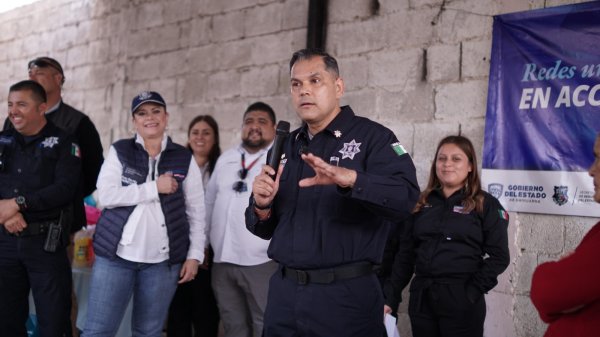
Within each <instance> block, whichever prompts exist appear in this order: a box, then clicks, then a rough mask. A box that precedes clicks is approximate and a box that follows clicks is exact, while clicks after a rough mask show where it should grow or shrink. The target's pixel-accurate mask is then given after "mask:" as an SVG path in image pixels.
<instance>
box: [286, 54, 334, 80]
mask: <svg viewBox="0 0 600 337" xmlns="http://www.w3.org/2000/svg"><path fill="white" fill-rule="evenodd" d="M313 57H320V58H321V59H322V60H323V63H325V69H326V70H327V71H329V72H330V73H333V74H334V75H335V77H336V78H338V77H340V68H339V67H338V63H337V60H336V59H335V58H334V57H333V56H331V55H329V54H328V53H327V52H325V51H324V50H322V49H319V48H306V49H300V50H298V51H296V52H295V53H294V55H292V59H291V60H290V73H291V72H292V67H293V66H294V64H296V62H298V61H302V60H309V59H312V58H313Z"/></svg>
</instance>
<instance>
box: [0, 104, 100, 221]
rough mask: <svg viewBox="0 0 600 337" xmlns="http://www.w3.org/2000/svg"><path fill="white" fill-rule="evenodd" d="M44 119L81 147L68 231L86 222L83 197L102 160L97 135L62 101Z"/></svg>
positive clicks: (91, 186) (7, 123) (8, 125)
mask: <svg viewBox="0 0 600 337" xmlns="http://www.w3.org/2000/svg"><path fill="white" fill-rule="evenodd" d="M46 119H47V120H49V121H51V122H52V123H53V124H54V125H56V126H57V127H59V128H60V129H62V130H64V131H65V132H66V133H67V134H70V135H72V136H73V138H74V141H75V142H76V143H77V144H79V148H80V149H81V174H80V183H79V184H78V185H77V189H76V192H75V196H74V200H73V223H72V224H71V232H76V231H78V230H79V229H80V228H81V227H83V226H85V224H86V219H85V209H84V207H83V198H85V196H87V195H90V194H91V193H92V192H94V190H95V189H96V180H97V179H98V174H99V173H100V167H101V166H102V162H104V156H103V150H102V143H101V142H100V135H99V134H98V131H97V130H96V127H95V126H94V123H92V121H91V120H90V118H89V117H88V116H87V115H85V114H84V113H83V112H81V111H79V110H77V109H75V108H73V107H72V106H70V105H68V104H66V103H64V102H62V101H61V102H60V105H59V106H58V109H56V110H55V111H52V112H50V113H48V114H46ZM7 129H12V124H11V123H10V121H9V119H8V118H7V119H6V120H5V121H4V130H7Z"/></svg>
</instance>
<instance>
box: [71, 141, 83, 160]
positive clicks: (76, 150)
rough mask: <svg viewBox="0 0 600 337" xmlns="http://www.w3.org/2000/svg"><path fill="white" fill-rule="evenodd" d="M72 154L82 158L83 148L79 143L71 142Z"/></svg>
mask: <svg viewBox="0 0 600 337" xmlns="http://www.w3.org/2000/svg"><path fill="white" fill-rule="evenodd" d="M71 154H72V155H74V156H75V157H77V158H81V150H79V145H77V144H75V143H71Z"/></svg>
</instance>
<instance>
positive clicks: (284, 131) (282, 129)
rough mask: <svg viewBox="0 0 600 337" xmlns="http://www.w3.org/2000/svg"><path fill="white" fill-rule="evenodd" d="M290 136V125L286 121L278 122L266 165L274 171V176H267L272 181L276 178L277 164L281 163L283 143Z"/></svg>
mask: <svg viewBox="0 0 600 337" xmlns="http://www.w3.org/2000/svg"><path fill="white" fill-rule="evenodd" d="M289 134H290V123H289V122H286V121H279V123H277V129H276V131H275V140H273V147H272V148H271V153H270V154H271V155H270V157H269V158H267V165H269V166H271V167H272V168H273V170H275V174H273V175H269V176H270V177H271V178H273V180H275V178H276V177H277V170H278V169H279V162H280V161H281V152H283V141H284V140H285V139H286V138H287V136H288V135H289Z"/></svg>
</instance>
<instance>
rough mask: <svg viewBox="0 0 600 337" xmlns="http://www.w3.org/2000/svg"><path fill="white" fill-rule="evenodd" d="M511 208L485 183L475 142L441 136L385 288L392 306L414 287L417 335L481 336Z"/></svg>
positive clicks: (504, 259)
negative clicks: (487, 296)
mask: <svg viewBox="0 0 600 337" xmlns="http://www.w3.org/2000/svg"><path fill="white" fill-rule="evenodd" d="M507 227H508V213H507V212H506V211H505V210H504V209H503V208H502V206H501V205H500V202H499V201H498V200H497V199H496V198H494V197H493V196H491V195H490V194H488V193H487V192H484V191H482V190H481V182H480V180H479V174H478V173H477V159H476V157H475V150H474V148H473V144H472V143H471V141H470V140H469V139H467V138H466V137H463V136H449V137H446V138H444V139H442V140H441V141H440V143H439V145H438V148H437V150H436V154H435V158H434V161H433V163H432V165H431V172H430V176H429V182H428V184H427V188H426V189H425V191H423V192H422V193H421V196H420V199H419V201H418V202H417V205H416V206H415V209H414V211H413V214H412V216H410V217H409V218H408V219H407V220H405V221H404V223H402V224H401V227H400V229H399V246H398V251H397V253H396V256H395V258H394V265H393V269H392V275H391V276H390V278H389V279H388V280H387V281H386V284H385V286H384V292H385V296H386V305H385V307H384V311H385V312H387V313H391V312H392V308H393V310H394V311H395V310H396V309H397V308H398V304H399V303H400V301H401V299H402V298H401V293H402V289H403V288H404V287H405V286H406V285H407V284H408V283H409V281H410V280H411V278H412V276H413V274H414V275H415V277H414V280H413V281H412V284H411V287H410V302H409V309H408V310H409V311H408V312H409V316H410V320H411V326H412V331H413V336H414V337H423V336H428V337H429V336H440V337H442V336H443V337H450V336H456V337H459V336H460V337H470V336H473V337H481V336H483V322H484V320H485V312H486V308H485V299H484V296H483V294H485V293H487V292H488V291H489V290H490V289H492V288H493V287H494V286H496V284H497V283H498V281H497V277H498V275H499V274H500V273H502V272H503V271H504V270H505V269H506V267H507V266H508V264H509V261H510V257H509V251H508V235H507Z"/></svg>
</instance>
